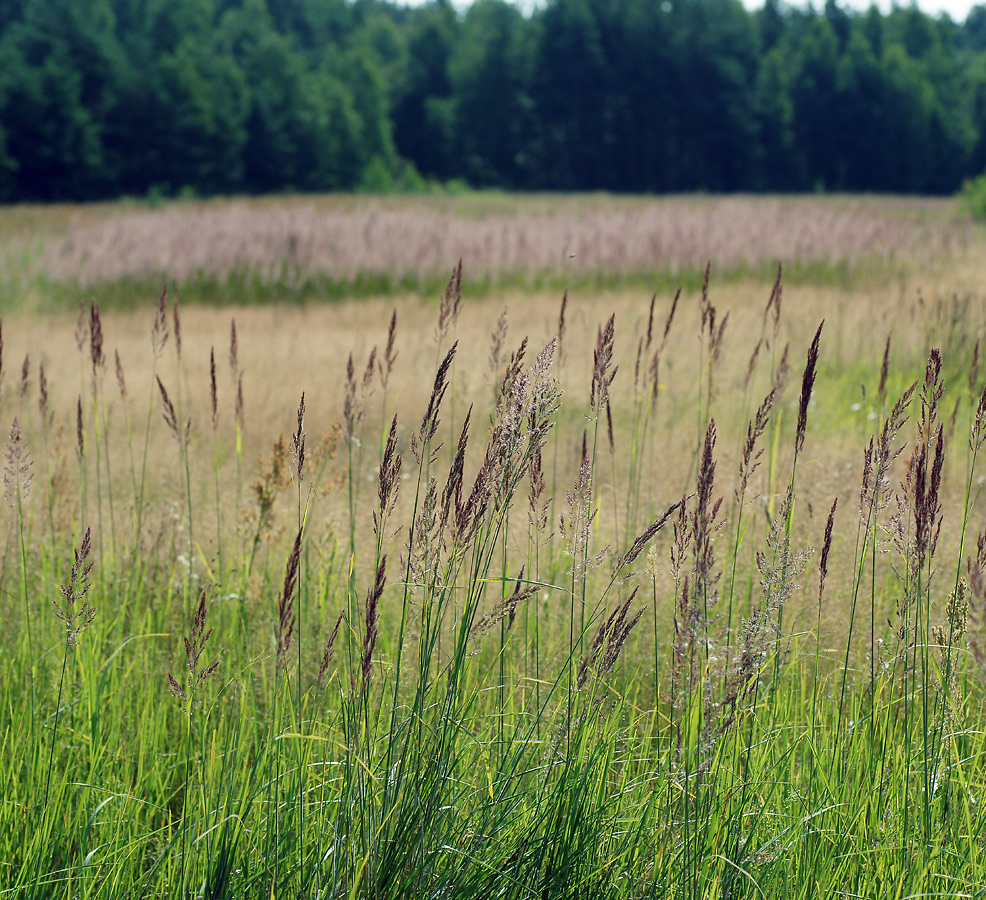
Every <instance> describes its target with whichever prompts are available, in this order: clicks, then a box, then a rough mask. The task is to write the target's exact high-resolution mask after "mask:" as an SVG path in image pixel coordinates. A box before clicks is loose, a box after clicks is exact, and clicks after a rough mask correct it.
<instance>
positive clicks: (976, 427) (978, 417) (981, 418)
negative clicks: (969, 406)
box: [969, 384, 986, 453]
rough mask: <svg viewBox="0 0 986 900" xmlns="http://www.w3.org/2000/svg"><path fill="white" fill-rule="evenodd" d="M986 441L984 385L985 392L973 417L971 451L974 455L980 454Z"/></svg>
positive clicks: (985, 386)
mask: <svg viewBox="0 0 986 900" xmlns="http://www.w3.org/2000/svg"><path fill="white" fill-rule="evenodd" d="M984 441H986V384H984V385H983V392H982V393H981V394H980V395H979V403H978V404H976V412H975V415H974V416H973V417H972V429H971V430H970V432H969V449H970V450H972V451H973V452H974V453H976V452H978V451H979V450H980V449H981V448H982V446H983V442H984Z"/></svg>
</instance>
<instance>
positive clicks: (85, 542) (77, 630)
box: [52, 528, 96, 647]
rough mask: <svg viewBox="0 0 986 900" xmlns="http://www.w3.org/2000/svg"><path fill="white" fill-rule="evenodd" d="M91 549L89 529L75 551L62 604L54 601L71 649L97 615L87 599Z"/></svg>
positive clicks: (64, 587) (62, 593) (63, 586)
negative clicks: (80, 602) (80, 604)
mask: <svg viewBox="0 0 986 900" xmlns="http://www.w3.org/2000/svg"><path fill="white" fill-rule="evenodd" d="M91 549H92V533H91V530H90V529H89V528H87V529H86V533H85V536H84V537H83V538H82V543H81V544H80V545H79V546H78V547H76V549H75V560H74V562H73V563H72V572H71V575H70V576H69V582H68V584H63V585H62V586H61V595H62V602H61V603H59V602H58V601H57V600H53V601H52V603H53V604H54V606H55V616H56V618H59V619H61V620H62V621H63V622H64V623H65V641H66V644H67V645H68V646H69V647H76V646H78V644H79V635H80V634H81V633H82V632H83V631H84V630H85V629H86V628H87V627H88V626H89V625H90V624H91V623H92V620H93V618H94V617H95V615H96V608H95V607H94V606H90V605H89V601H88V600H86V599H85V597H86V594H87V593H88V592H89V586H90V582H89V573H90V572H91V571H92V566H93V564H92V562H91V561H90V560H89V552H90V550H91ZM80 600H81V601H83V602H82V606H78V605H77V604H78V603H79V601H80Z"/></svg>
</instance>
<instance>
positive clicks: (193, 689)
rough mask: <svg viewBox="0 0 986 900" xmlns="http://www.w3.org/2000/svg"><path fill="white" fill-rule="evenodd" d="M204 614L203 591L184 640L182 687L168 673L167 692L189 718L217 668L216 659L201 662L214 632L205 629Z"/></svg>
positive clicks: (217, 662)
mask: <svg viewBox="0 0 986 900" xmlns="http://www.w3.org/2000/svg"><path fill="white" fill-rule="evenodd" d="M205 614H206V603H205V591H202V592H201V593H200V594H199V602H198V604H197V605H196V607H195V613H194V614H193V616H192V630H191V633H190V634H189V636H188V637H186V638H185V639H184V641H185V667H186V669H187V673H186V675H185V678H184V682H185V684H184V687H183V686H182V685H181V683H179V681H178V679H176V678H175V676H174V675H173V674H172V673H171V672H169V673H168V692H169V693H170V694H171V696H172V697H174V698H175V699H176V700H177V701H178V708H179V709H180V710H181V711H182V712H183V713H185V714H186V715H187V716H188V717H189V718H191V717H192V714H193V713H194V712H195V709H196V708H197V707H198V705H199V702H200V701H198V700H197V699H196V694H197V692H198V691H199V689H200V688H201V687H202V686H203V685H204V684H205V683H206V681H207V680H208V679H209V676H210V675H212V674H213V673H214V672H215V671H216V669H218V668H219V660H218V659H216V660H213V662H211V663H208V664H206V663H203V662H202V654H203V653H204V652H205V645H206V644H207V643H208V642H209V638H210V637H212V632H213V631H214V630H215V629H213V628H208V629H207V628H206V627H205Z"/></svg>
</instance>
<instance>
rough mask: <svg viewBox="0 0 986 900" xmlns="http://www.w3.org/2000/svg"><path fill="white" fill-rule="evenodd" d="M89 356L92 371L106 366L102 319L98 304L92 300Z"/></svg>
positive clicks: (90, 307) (94, 371)
mask: <svg viewBox="0 0 986 900" xmlns="http://www.w3.org/2000/svg"><path fill="white" fill-rule="evenodd" d="M89 357H90V359H91V360H92V373H93V375H95V374H96V370H97V369H103V368H105V367H106V357H105V356H104V355H103V320H102V317H101V316H100V314H99V304H98V303H97V302H96V301H95V300H93V301H92V302H91V303H90V305H89Z"/></svg>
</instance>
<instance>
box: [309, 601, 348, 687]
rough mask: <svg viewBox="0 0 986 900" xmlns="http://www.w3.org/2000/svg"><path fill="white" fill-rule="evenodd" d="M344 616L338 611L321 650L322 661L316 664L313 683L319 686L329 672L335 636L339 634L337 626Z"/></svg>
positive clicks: (322, 683) (340, 623) (323, 682)
mask: <svg viewBox="0 0 986 900" xmlns="http://www.w3.org/2000/svg"><path fill="white" fill-rule="evenodd" d="M345 616H346V614H345V613H339V618H337V619H336V623H335V625H334V626H333V627H332V631H331V632H330V634H329V639H328V640H327V641H326V642H325V649H324V650H323V651H322V661H321V663H319V666H318V676H317V677H316V679H315V683H316V684H317V685H318V686H319V687H322V686H323V685H324V684H325V677H326V675H328V674H329V666H330V665H332V657H333V656H334V650H335V642H336V638H337V637H338V635H339V626H340V625H342V620H343V619H344V618H345Z"/></svg>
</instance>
